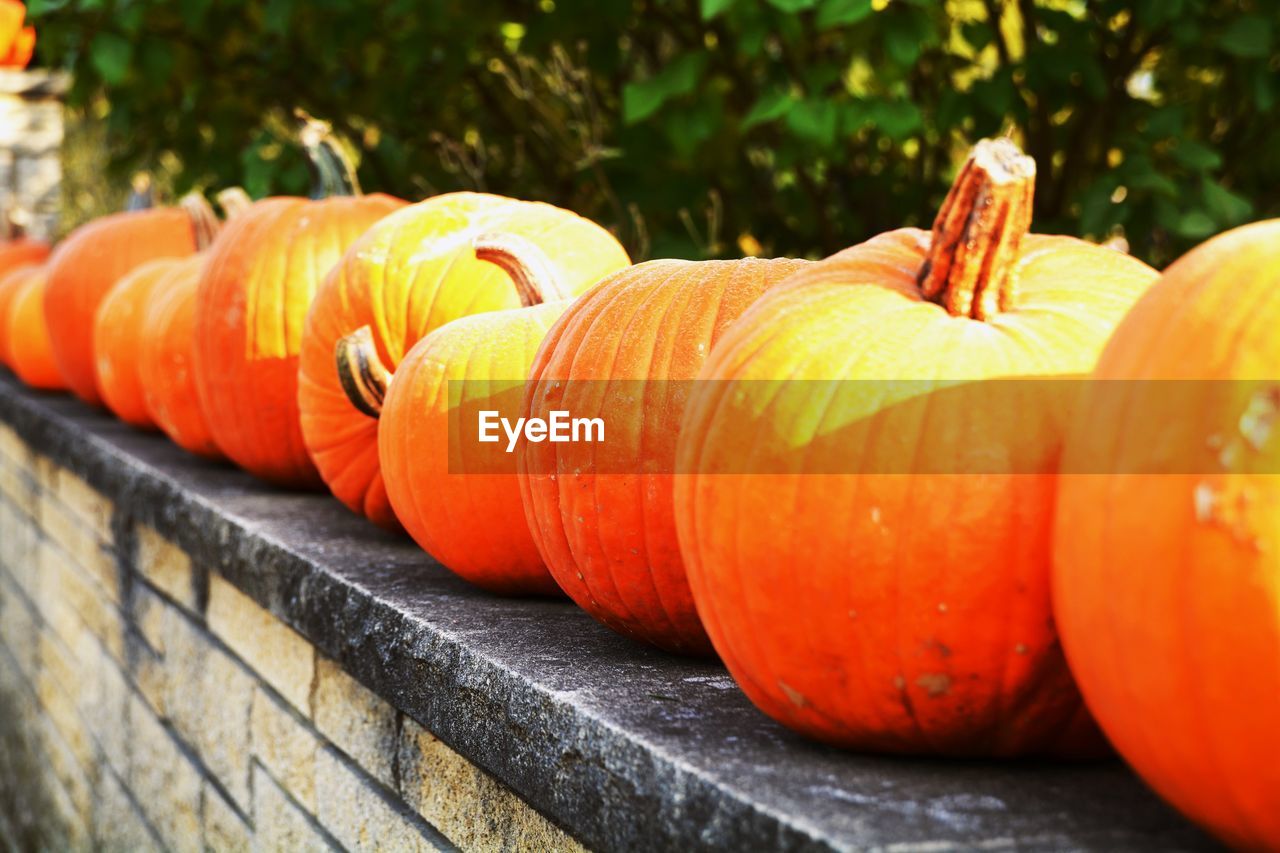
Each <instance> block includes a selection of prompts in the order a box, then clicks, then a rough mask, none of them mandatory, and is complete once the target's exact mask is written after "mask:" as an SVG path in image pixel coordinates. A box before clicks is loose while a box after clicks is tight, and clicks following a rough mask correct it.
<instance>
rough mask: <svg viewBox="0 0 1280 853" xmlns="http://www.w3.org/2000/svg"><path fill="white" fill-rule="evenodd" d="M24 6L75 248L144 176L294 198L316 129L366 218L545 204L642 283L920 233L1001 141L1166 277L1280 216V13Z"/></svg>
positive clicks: (672, 6)
mask: <svg viewBox="0 0 1280 853" xmlns="http://www.w3.org/2000/svg"><path fill="white" fill-rule="evenodd" d="M28 5H29V13H30V15H31V16H32V17H33V18H34V19H35V23H36V24H37V27H38V29H39V32H40V44H39V49H38V62H39V63H40V64H43V65H45V66H53V67H67V68H70V69H71V70H72V71H73V72H74V74H75V84H74V88H73V92H72V96H71V104H72V108H73V115H74V121H73V123H72V128H71V132H70V134H69V137H68V148H69V151H68V203H69V207H70V210H69V211H68V213H69V215H68V220H69V223H68V224H73V223H74V222H75V221H77V220H83V219H84V218H87V217H88V216H90V215H93V214H96V213H101V212H102V211H103V210H104V209H106V208H114V207H118V206H119V204H120V203H121V201H122V199H123V196H124V193H125V192H126V190H127V186H128V177H129V174H130V173H131V172H132V171H133V170H137V169H147V170H149V171H151V172H153V173H154V174H156V175H157V184H158V185H160V186H162V187H168V188H169V189H170V190H171V191H173V192H181V191H185V190H187V189H189V188H192V187H202V188H208V189H216V188H220V187H223V186H227V185H232V184H241V185H243V186H245V187H246V188H247V189H248V190H249V191H250V193H252V194H253V195H255V196H260V195H264V194H268V193H299V192H303V191H304V190H305V187H306V185H307V172H306V169H305V166H304V164H303V162H302V159H301V155H300V152H299V150H298V148H297V147H296V146H295V145H294V144H293V142H292V139H291V133H292V126H293V125H292V121H291V120H290V118H289V117H290V115H291V112H292V110H293V108H295V107H302V108H304V109H306V110H308V111H310V112H311V113H313V114H315V115H317V116H321V117H324V118H327V119H329V120H331V121H332V122H333V123H334V125H335V127H336V128H337V129H338V130H339V131H340V132H341V133H342V134H344V135H345V137H346V138H347V139H348V140H349V141H350V143H351V145H352V147H353V150H354V152H355V154H356V155H357V157H358V159H359V163H360V177H361V180H362V183H363V185H364V188H365V189H366V190H373V189H377V190H384V191H387V192H391V193H394V194H396V195H400V196H402V197H405V198H409V199H412V200H416V199H418V198H421V197H423V196H426V195H429V194H432V193H437V192H442V191H448V190H455V189H481V190H488V191H492V192H499V193H504V194H507V195H513V196H518V197H522V198H533V199H542V200H546V201H551V202H554V203H556V204H560V205H564V206H567V207H570V208H573V209H574V210H577V211H578V212H580V213H582V214H584V215H587V216H590V217H593V218H595V219H597V220H599V221H601V222H603V223H605V224H607V225H609V226H610V227H612V228H614V229H615V230H616V231H617V232H618V234H619V235H620V236H621V237H622V239H623V240H624V241H625V242H626V244H627V245H628V247H629V248H630V249H631V250H632V251H633V253H634V254H635V256H636V257H637V258H644V257H657V256H676V257H689V258H704V257H718V256H737V255H740V254H744V253H746V254H768V255H780V254H788V255H805V256H821V255H825V254H828V253H830V252H832V251H835V250H837V249H840V248H843V247H844V246H847V245H850V244H852V243H855V242H857V241H859V240H861V239H864V238H866V237H868V236H870V235H872V234H875V233H877V232H880V231H884V230H887V229H891V228H895V227H898V226H900V225H904V224H912V225H920V226H925V227H927V226H928V224H929V222H930V221H931V219H932V212H933V210H934V209H935V208H936V206H937V204H938V203H939V201H940V200H941V197H942V195H943V194H944V192H945V190H946V186H947V181H948V179H949V177H950V176H951V175H952V173H953V171H954V168H955V166H956V165H957V162H958V159H959V158H960V157H961V156H962V155H963V153H964V151H965V149H966V146H967V145H968V144H969V143H970V142H972V141H975V140H977V139H979V138H981V137H983V136H989V135H993V134H999V133H1002V132H1006V131H1008V132H1011V133H1013V134H1014V136H1015V138H1017V139H1018V141H1019V142H1020V143H1022V145H1023V146H1024V148H1025V149H1026V150H1027V151H1028V153H1030V154H1032V155H1033V156H1034V157H1035V158H1036V160H1037V161H1038V163H1039V178H1038V182H1037V193H1036V225H1035V227H1036V230H1039V231H1047V232H1064V233H1071V234H1077V235H1080V236H1087V237H1091V238H1094V239H1104V238H1109V237H1113V236H1120V235H1122V236H1124V237H1125V238H1126V239H1127V240H1128V242H1129V243H1130V245H1131V247H1132V251H1133V252H1134V254H1136V255H1138V256H1139V257H1142V258H1144V259H1146V260H1148V261H1150V262H1152V263H1155V264H1157V265H1163V264H1164V263H1167V262H1168V261H1169V260H1171V259H1172V258H1173V257H1175V256H1176V255H1177V254H1179V253H1180V252H1182V251H1183V250H1184V249H1186V248H1187V247H1189V246H1190V245H1193V244H1194V243H1196V242H1198V241H1200V240H1201V239H1203V238H1204V237H1206V236H1208V235H1210V234H1212V233H1214V232H1217V231H1220V230H1222V229H1224V228H1227V227H1229V226H1231V225H1234V224H1237V223H1240V222H1242V221H1245V220H1249V219H1256V218H1263V217H1266V216H1277V215H1280V121H1278V119H1280V111H1278V109H1277V100H1278V99H1280V50H1277V40H1278V39H1280V2H1278V1H1277V0H1234V2H1231V1H1230V0H1130V2H1120V0H945V2H944V0H937V2H931V0H534V2H483V0H468V1H467V2H464V1H463V0H379V2H368V0H257V2H254V1H253V0H218V2H216V3H215V2H214V0H30V2H29V4H28ZM104 164H105V165H104ZM104 176H105V177H106V179H107V180H106V181H104Z"/></svg>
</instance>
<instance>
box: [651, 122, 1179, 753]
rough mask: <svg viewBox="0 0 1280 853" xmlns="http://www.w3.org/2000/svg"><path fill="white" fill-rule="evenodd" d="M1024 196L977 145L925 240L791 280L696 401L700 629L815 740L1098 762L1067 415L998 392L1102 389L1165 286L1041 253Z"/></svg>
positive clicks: (684, 515) (759, 693) (692, 574)
mask: <svg viewBox="0 0 1280 853" xmlns="http://www.w3.org/2000/svg"><path fill="white" fill-rule="evenodd" d="M1034 176H1035V164H1034V162H1032V161H1031V160H1030V158H1027V157H1024V156H1022V155H1021V153H1020V152H1019V151H1018V150H1017V147H1016V146H1015V145H1013V143H1011V142H1009V141H1007V140H1000V141H995V142H991V141H988V142H983V143H980V144H979V145H978V146H977V148H976V149H975V151H974V154H973V155H972V156H971V157H970V159H969V161H968V162H967V163H966V165H965V167H964V168H963V169H962V171H961V172H960V174H959V176H958V177H957V179H956V183H955V184H954V186H953V187H952V189H951V192H950V193H949V195H948V196H947V199H946V201H945V203H944V204H943V207H942V209H941V212H940V213H939V214H938V217H937V220H936V222H935V223H934V229H933V233H932V234H930V233H929V232H925V231H920V230H916V229H912V228H906V229H902V230H898V231H893V232H890V233H887V234H883V235H881V236H879V237H876V238H874V239H872V240H870V241H868V242H866V243H863V244H862V245H859V246H855V247H853V248H851V249H846V250H845V251H842V252H840V253H838V254H837V255H835V256H833V257H831V258H829V259H827V260H826V261H823V262H820V263H818V264H816V265H814V266H811V267H808V268H806V269H804V270H802V271H800V272H799V273H797V274H796V275H795V276H794V277H793V278H791V279H790V280H789V281H788V282H786V283H784V284H782V285H780V286H778V287H777V288H775V289H774V290H772V291H771V292H770V293H769V294H768V295H766V296H765V297H764V298H762V299H761V300H760V301H759V302H757V303H756V304H755V305H754V306H752V307H751V308H750V309H749V310H748V311H747V312H746V313H745V314H743V316H742V317H741V318H740V319H739V320H738V322H737V323H735V324H734V325H733V327H732V328H731V329H730V330H729V331H728V332H727V333H726V334H725V336H724V339H723V340H722V341H721V343H720V346H719V347H718V348H717V349H716V350H715V351H714V352H713V353H712V354H711V358H710V359H709V360H708V362H707V364H706V366H705V368H704V369H703V371H702V373H701V375H700V379H701V381H700V382H699V383H698V386H697V388H696V389H695V390H694V392H693V394H692V397H691V399H690V402H689V406H688V410H687V415H686V418H685V421H684V424H683V429H682V432H681V436H680V448H679V463H678V464H679V469H680V470H681V471H686V472H689V476H687V477H683V478H681V480H680V481H679V483H678V485H677V495H676V506H677V510H676V519H677V522H678V525H679V531H680V542H681V547H682V552H683V554H684V557H685V562H686V565H687V566H688V570H689V580H690V583H691V585H692V588H693V594H694V597H695V599H696V601H697V605H698V612H699V613H700V614H701V616H702V619H703V622H704V624H705V625H706V628H707V631H708V633H709V634H710V636H711V639H712V642H713V643H714V645H715V648H716V650H717V651H718V652H719V653H720V656H721V657H722V658H723V659H724V661H725V663H726V664H727V665H728V667H729V670H730V672H731V673H732V674H733V676H734V678H735V679H736V680H737V682H738V683H739V684H740V685H741V686H742V688H743V690H744V691H745V692H746V693H747V695H748V696H749V697H750V698H751V700H752V701H753V702H754V703H755V704H756V705H757V706H759V707H760V708H761V709H762V710H764V711H765V712H766V713H768V714H769V715H770V716H772V717H774V718H776V719H778V720H779V721H781V722H783V723H784V724H786V725H787V726H790V727H792V728H794V729H796V730H798V731H800V732H802V733H804V734H807V735H810V736H812V737H815V738H819V739H822V740H825V741H828V742H831V743H834V744H839V745H841V746H847V747H855V748H859V749H867V750H877V751H889V752H903V753H933V754H949V755H984V756H1007V755H1016V754H1024V753H1035V752H1061V753H1068V754H1072V755H1087V754H1094V753H1097V752H1099V751H1100V750H1101V749H1102V748H1103V744H1102V741H1101V738H1100V737H1099V736H1098V734H1097V732H1096V728H1094V727H1093V725H1092V723H1091V722H1090V721H1089V720H1088V717H1087V714H1086V713H1085V711H1084V709H1083V706H1082V703H1081V700H1080V696H1079V694H1078V691H1077V689H1076V688H1075V686H1074V684H1073V683H1072V680H1071V676H1070V674H1069V672H1068V670H1067V666H1066V662H1065V660H1064V659H1063V655H1062V651H1061V648H1060V646H1059V642H1058V638H1057V634H1056V632H1055V630H1054V626H1053V619H1052V615H1051V612H1050V601H1049V574H1050V572H1049V561H1050V531H1051V524H1052V509H1053V492H1054V472H1055V470H1056V464H1057V460H1058V453H1059V451H1060V448H1061V443H1062V436H1063V432H1064V430H1065V423H1064V422H1065V420H1066V417H1067V414H1068V410H1069V408H1070V403H1071V397H1070V395H1069V394H1066V393H1055V392H1053V391H1052V390H1049V389H1047V388H1046V387H1044V386H1046V385H1048V384H1049V383H1048V382H1047V381H1046V382H1045V383H1040V384H1034V385H1032V386H1031V387H1030V388H1023V389H1022V391H1019V390H1018V387H1019V386H1016V385H1015V386H1014V387H1013V389H1012V392H1011V391H1010V390H1009V389H1008V388H1007V387H1006V386H1005V385H1002V384H1001V383H1000V382H996V381H993V380H997V379H999V378H1004V377H1035V376H1042V377H1062V376H1074V375H1082V374H1087V372H1088V371H1089V370H1090V369H1092V367H1093V365H1094V363H1095V361H1096V359H1097V356H1098V353H1099V352H1100V351H1101V349H1102V346H1103V344H1104V343H1105V341H1106V338H1107V335H1108V334H1109V333H1110V331H1111V330H1112V328H1113V327H1114V325H1115V323H1117V322H1118V321H1119V319H1120V318H1121V317H1122V316H1123V315H1124V312H1125V311H1126V310H1127V309H1128V308H1129V307H1130V306H1131V305H1132V304H1133V302H1134V300H1135V299H1137V298H1138V296H1139V295H1140V294H1141V293H1142V292H1143V291H1144V290H1145V289H1146V288H1147V287H1148V286H1149V285H1150V284H1151V283H1152V282H1153V281H1154V280H1155V278H1156V273H1155V271H1154V270H1151V269H1150V268H1148V267H1147V266H1146V265H1144V264H1142V263H1140V262H1138V261H1136V260H1134V259H1133V258H1130V257H1128V256H1126V255H1122V254H1120V253H1119V252H1116V251H1113V250H1110V249H1104V248H1101V247H1099V246H1095V245H1092V244H1088V243H1084V242H1082V241H1079V240H1075V239H1072V238H1067V237H1047V236H1038V235H1030V234H1026V231H1027V228H1028V225H1029V223H1030V218H1031V196H1032V191H1033V186H1034V179H1035V178H1034ZM1057 384H1058V385H1062V384H1063V383H1057ZM1067 384H1070V383H1067ZM1037 389H1039V392H1037ZM1023 391H1025V392H1026V393H1022V392H1023ZM1010 393H1013V396H1012V397H1010V396H1009V394H1010Z"/></svg>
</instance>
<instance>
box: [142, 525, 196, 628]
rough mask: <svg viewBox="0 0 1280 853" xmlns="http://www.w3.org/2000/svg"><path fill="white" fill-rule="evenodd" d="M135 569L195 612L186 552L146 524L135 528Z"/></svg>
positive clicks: (192, 574) (192, 578)
mask: <svg viewBox="0 0 1280 853" xmlns="http://www.w3.org/2000/svg"><path fill="white" fill-rule="evenodd" d="M137 533H138V562H137V569H138V571H139V572H140V573H141V574H142V576H143V577H145V578H146V579H147V581H149V582H150V583H151V585H152V586H154V587H155V588H156V589H158V590H160V591H161V592H163V593H164V594H165V595H167V596H169V598H171V599H173V600H174V601H175V602H177V603H178V604H179V605H181V606H182V607H185V608H186V609H187V610H189V611H191V612H192V613H196V612H197V611H198V607H199V594H198V592H197V589H196V575H195V572H194V571H193V570H192V567H191V558H190V557H189V556H187V553H186V552H185V551H183V550H182V549H181V548H179V547H178V546H177V545H174V544H173V543H172V542H170V541H169V540H168V539H165V538H164V537H163V536H161V535H160V534H159V533H157V532H156V531H155V529H154V528H152V527H150V526H149V525H146V524H139V525H138V526H137Z"/></svg>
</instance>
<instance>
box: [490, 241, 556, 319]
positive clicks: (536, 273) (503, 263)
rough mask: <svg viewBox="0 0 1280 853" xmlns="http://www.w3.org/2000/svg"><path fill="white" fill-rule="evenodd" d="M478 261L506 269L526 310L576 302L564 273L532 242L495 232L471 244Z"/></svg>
mask: <svg viewBox="0 0 1280 853" xmlns="http://www.w3.org/2000/svg"><path fill="white" fill-rule="evenodd" d="M471 245H472V248H474V249H475V253H476V257H477V258H479V259H480V260H482V261H488V262H489V263H491V264H496V265H497V266H500V267H502V269H503V270H504V271H505V272H506V274H507V275H509V276H511V282H512V283H513V284H514V285H515V286H516V291H517V292H518V293H519V294H520V302H521V303H523V305H524V306H525V307H526V308H529V307H531V306H533V305H541V304H542V303H543V302H555V301H557V300H560V299H572V298H573V294H572V293H571V292H569V290H568V289H566V288H565V287H564V285H562V284H561V283H560V271H559V270H558V269H556V265H555V264H554V263H552V262H551V259H550V258H548V257H547V253H546V252H544V251H542V249H541V247H539V246H538V245H537V244H536V243H534V242H533V241H532V240H529V239H526V238H524V237H521V236H519V235H517V234H507V233H502V232H493V233H488V234H480V235H479V236H477V237H476V238H475V239H474V240H472V241H471Z"/></svg>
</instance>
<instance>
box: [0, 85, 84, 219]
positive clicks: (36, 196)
mask: <svg viewBox="0 0 1280 853" xmlns="http://www.w3.org/2000/svg"><path fill="white" fill-rule="evenodd" d="M69 83H70V78H69V77H68V76H67V75H66V74H63V73H61V72H51V71H44V70H34V71H5V70H0V224H7V216H8V215H9V214H10V213H11V212H14V211H22V212H23V213H24V214H26V215H27V216H28V217H29V219H28V221H27V223H26V225H25V227H26V229H27V233H28V234H29V235H30V236H32V237H42V238H44V239H47V240H51V239H53V237H54V235H55V233H56V231H57V227H58V211H59V208H60V206H61V191H62V187H61V185H62V160H61V156H62V96H63V94H64V93H65V92H66V90H67V86H68V84H69ZM2 230H3V227H2V225H0V231H2Z"/></svg>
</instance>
